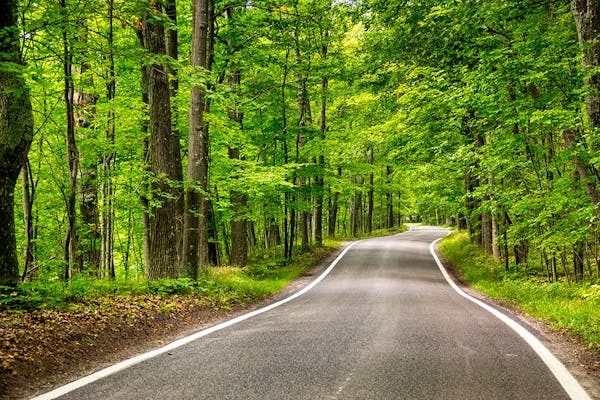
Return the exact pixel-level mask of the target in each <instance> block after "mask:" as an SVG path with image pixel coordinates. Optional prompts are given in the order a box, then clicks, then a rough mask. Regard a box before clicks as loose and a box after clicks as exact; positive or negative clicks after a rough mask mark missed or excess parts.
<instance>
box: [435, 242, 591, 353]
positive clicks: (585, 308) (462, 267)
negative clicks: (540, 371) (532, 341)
mask: <svg viewBox="0 0 600 400" xmlns="http://www.w3.org/2000/svg"><path fill="white" fill-rule="evenodd" d="M439 249H440V251H441V252H442V254H443V255H444V256H445V257H446V258H447V259H448V260H449V261H450V262H451V263H452V265H454V267H455V268H456V269H458V270H459V271H460V273H461V274H462V276H463V277H464V278H465V279H466V280H467V281H468V282H469V284H470V285H471V286H472V287H473V288H475V289H477V290H479V291H481V292H483V293H484V294H486V295H487V296H489V297H492V298H495V299H501V300H504V301H507V302H509V303H511V304H513V305H514V306H516V307H518V308H520V309H521V310H523V311H524V312H526V313H527V314H529V315H531V316H533V317H534V318H537V319H540V320H542V321H545V322H547V323H549V324H550V326H551V327H553V328H554V329H557V330H564V331H568V332H570V333H571V334H575V335H579V336H581V337H582V338H583V339H584V340H585V342H586V344H587V345H588V346H589V347H590V348H595V349H597V350H600V284H599V283H598V282H595V281H586V282H580V283H567V282H556V283H548V282H547V281H546V280H545V279H544V278H539V277H535V276H528V277H527V276H522V275H518V274H514V273H511V272H507V271H505V270H504V267H503V266H502V265H501V264H500V263H499V262H498V261H496V260H495V259H494V258H493V257H491V256H487V255H485V254H484V253H483V251H482V250H481V248H480V247H479V246H477V245H475V244H473V243H471V242H470V241H469V239H468V237H467V235H466V234H465V233H463V232H458V233H454V234H452V235H450V236H448V237H446V238H445V239H443V240H442V241H441V242H440V246H439Z"/></svg>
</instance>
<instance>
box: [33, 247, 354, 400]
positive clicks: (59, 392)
mask: <svg viewBox="0 0 600 400" xmlns="http://www.w3.org/2000/svg"><path fill="white" fill-rule="evenodd" d="M356 243H358V242H352V243H350V244H349V245H348V247H346V248H345V249H344V251H342V252H341V253H340V254H339V255H338V256H337V257H336V259H335V260H333V262H332V263H331V265H330V266H329V267H328V268H327V269H326V270H325V271H324V272H323V273H322V274H321V275H319V277H318V278H317V279H315V280H314V281H312V282H311V283H310V284H309V285H308V286H306V287H305V288H303V289H302V290H300V291H299V292H296V293H294V294H293V295H291V296H290V297H286V298H285V299H283V300H280V301H278V302H276V303H273V304H270V305H268V306H266V307H263V308H260V309H258V310H254V311H251V312H249V313H247V314H244V315H240V316H239V317H237V318H234V319H231V320H229V321H225V322H223V323H220V324H218V325H215V326H212V327H210V328H207V329H204V330H202V331H199V332H196V333H194V334H192V335H190V336H186V337H184V338H182V339H179V340H176V341H174V342H172V343H170V344H168V345H166V346H164V347H161V348H159V349H156V350H153V351H150V352H148V353H144V354H140V355H139V356H136V357H133V358H130V359H128V360H125V361H121V362H120V363H118V364H115V365H112V366H110V367H107V368H105V369H102V370H100V371H97V372H95V373H93V374H91V375H88V376H86V377H84V378H81V379H78V380H76V381H73V382H71V383H69V384H67V385H64V386H61V387H59V388H57V389H54V390H52V391H50V392H48V393H45V394H42V395H40V396H37V397H34V398H33V399H31V400H52V399H56V398H58V397H60V396H63V395H65V394H67V393H69V392H72V391H74V390H77V389H79V388H82V387H84V386H86V385H88V384H90V383H92V382H95V381H98V380H100V379H102V378H105V377H107V376H109V375H112V374H115V373H117V372H119V371H123V370H124V369H127V368H129V367H131V366H133V365H136V364H139V363H141V362H142V361H146V360H149V359H151V358H153V357H156V356H158V355H161V354H164V353H168V352H170V351H172V350H174V349H176V348H178V347H181V346H183V345H186V344H188V343H190V342H193V341H194V340H197V339H200V338H201V337H204V336H206V335H210V334H211V333H214V332H217V331H220V330H222V329H224V328H227V327H229V326H231V325H235V324H237V323H238V322H242V321H244V320H247V319H249V318H252V317H255V316H257V315H259V314H262V313H265V312H267V311H270V310H272V309H274V308H276V307H279V306H281V305H283V304H285V303H288V302H290V301H292V300H294V299H296V298H298V297H300V296H302V295H303V294H305V293H306V292H308V291H309V290H311V289H312V288H314V287H315V286H317V284H319V282H321V281H322V280H323V279H324V278H325V277H326V276H327V275H329V273H330V272H331V271H332V270H333V269H334V268H335V266H336V265H337V263H338V262H339V261H340V260H341V259H342V258H343V257H344V256H345V255H346V253H347V252H348V250H350V249H351V248H352V246H354V245H355V244H356Z"/></svg>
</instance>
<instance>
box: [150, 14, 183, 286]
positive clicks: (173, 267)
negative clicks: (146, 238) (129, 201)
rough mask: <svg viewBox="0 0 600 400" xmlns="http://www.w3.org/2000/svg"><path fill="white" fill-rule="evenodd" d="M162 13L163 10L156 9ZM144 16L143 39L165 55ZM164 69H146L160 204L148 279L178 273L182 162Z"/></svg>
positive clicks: (161, 38)
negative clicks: (179, 178) (179, 156)
mask: <svg viewBox="0 0 600 400" xmlns="http://www.w3.org/2000/svg"><path fill="white" fill-rule="evenodd" d="M156 11H157V15H161V12H162V10H160V9H159V10H156ZM149 18H150V17H149V16H148V15H146V16H145V18H144V42H145V45H146V48H147V49H148V51H149V52H150V53H151V54H152V55H159V56H160V55H164V54H165V32H164V26H163V24H162V22H161V21H160V20H158V19H150V20H149ZM169 93H170V92H169V79H168V74H167V68H166V67H165V66H164V65H162V64H159V63H154V64H152V65H150V67H149V68H148V99H149V110H150V159H151V171H152V174H153V176H154V179H155V182H154V184H153V191H154V195H155V196H156V199H157V200H159V201H160V203H161V204H160V206H158V207H155V208H153V209H152V213H151V214H152V218H151V221H150V239H151V240H150V262H149V265H148V267H147V268H146V276H147V278H148V279H160V278H176V277H177V276H178V275H179V269H178V265H179V264H178V257H177V237H178V234H177V223H176V222H175V221H176V219H177V196H178V195H179V191H178V190H177V189H176V188H174V185H176V184H177V183H176V182H177V178H178V176H180V170H181V162H180V160H179V162H178V160H177V158H176V157H175V154H176V153H178V152H179V149H174V148H173V144H174V143H175V140H174V139H173V137H172V135H173V132H172V125H171V102H170V95H169Z"/></svg>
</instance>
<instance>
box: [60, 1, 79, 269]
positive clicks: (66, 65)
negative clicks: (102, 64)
mask: <svg viewBox="0 0 600 400" xmlns="http://www.w3.org/2000/svg"><path fill="white" fill-rule="evenodd" d="M60 5H61V8H62V12H63V13H64V16H63V17H64V22H63V23H64V24H66V21H68V10H67V3H66V0H61V3H60ZM68 32H69V30H68V28H67V26H66V25H63V26H62V40H63V78H64V97H63V100H64V102H65V109H66V113H65V116H66V125H67V132H66V145H67V163H68V166H69V183H68V188H67V191H66V193H65V204H66V208H67V234H66V237H65V245H64V269H63V279H64V280H68V279H69V278H70V277H71V274H72V271H75V270H78V269H79V268H80V265H81V262H80V259H79V256H78V250H79V242H78V237H77V227H76V223H77V220H76V218H77V217H76V213H77V212H76V205H77V175H78V173H79V151H78V149H77V142H76V140H75V114H74V108H73V97H74V89H73V73H72V66H73V63H72V58H73V55H72V53H71V48H70V39H69V37H68Z"/></svg>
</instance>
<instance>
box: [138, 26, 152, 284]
mask: <svg viewBox="0 0 600 400" xmlns="http://www.w3.org/2000/svg"><path fill="white" fill-rule="evenodd" d="M137 36H138V43H139V44H140V46H142V47H143V48H146V45H145V40H144V32H143V29H138V30H137ZM140 72H141V75H142V80H141V83H140V92H141V95H142V96H141V97H142V103H144V105H146V107H148V105H149V100H148V67H147V66H146V65H143V64H142V66H141V70H140ZM148 108H149V107H148ZM148 125H149V121H148V115H146V114H144V116H143V117H142V122H141V126H140V131H141V133H142V136H143V137H144V139H143V140H142V160H141V162H142V169H143V173H144V176H149V175H150V143H149V141H148V138H147V135H148ZM150 191H151V185H150V184H149V183H148V182H144V185H143V186H142V193H141V194H140V203H141V205H142V240H143V245H142V247H143V251H144V265H145V266H146V268H147V267H148V265H149V264H150V201H149V195H150ZM136 274H137V270H136Z"/></svg>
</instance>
